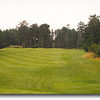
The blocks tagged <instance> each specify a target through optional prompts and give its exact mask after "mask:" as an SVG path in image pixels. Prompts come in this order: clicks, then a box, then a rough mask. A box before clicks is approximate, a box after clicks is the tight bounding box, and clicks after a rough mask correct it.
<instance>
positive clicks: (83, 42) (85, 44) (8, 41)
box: [0, 14, 100, 51]
mask: <svg viewBox="0 0 100 100" xmlns="http://www.w3.org/2000/svg"><path fill="white" fill-rule="evenodd" d="M99 44H100V16H97V15H96V14H94V15H91V16H89V22H88V23H87V24H84V22H82V21H80V22H79V24H78V25H77V29H76V30H75V29H74V28H73V29H70V27H69V24H67V25H66V26H64V27H62V28H61V29H57V30H53V29H51V30H50V25H49V24H41V25H40V26H39V25H37V24H36V23H35V24H32V25H30V26H29V24H28V22H26V21H25V20H24V21H22V22H20V23H19V24H18V25H17V26H16V28H13V29H6V30H3V31H2V30H0V48H5V47H9V46H13V45H16V47H18V46H21V47H23V48H66V49H73V48H77V49H85V51H88V50H90V51H91V50H92V49H93V50H92V51H94V46H98V45H99ZM17 45H18V46H17ZM92 45H94V46H92ZM98 48H99V47H98Z"/></svg>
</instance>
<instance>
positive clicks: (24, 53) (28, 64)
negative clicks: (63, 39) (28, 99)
mask: <svg viewBox="0 0 100 100" xmlns="http://www.w3.org/2000/svg"><path fill="white" fill-rule="evenodd" d="M84 54H85V52H84V51H82V50H75V49H73V50H67V49H42V48H41V49H40V48H39V49H32V48H5V49H0V94H100V60H93V59H88V58H84V57H82V55H84Z"/></svg>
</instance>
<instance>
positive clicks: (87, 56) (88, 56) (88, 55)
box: [82, 53, 100, 60]
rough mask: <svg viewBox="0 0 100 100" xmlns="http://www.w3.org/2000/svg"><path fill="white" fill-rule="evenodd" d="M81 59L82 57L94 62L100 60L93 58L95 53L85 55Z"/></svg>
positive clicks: (99, 58)
mask: <svg viewBox="0 0 100 100" xmlns="http://www.w3.org/2000/svg"><path fill="white" fill-rule="evenodd" d="M82 57H84V58H90V59H94V60H100V57H95V53H86V54H85V55H83V56H82Z"/></svg>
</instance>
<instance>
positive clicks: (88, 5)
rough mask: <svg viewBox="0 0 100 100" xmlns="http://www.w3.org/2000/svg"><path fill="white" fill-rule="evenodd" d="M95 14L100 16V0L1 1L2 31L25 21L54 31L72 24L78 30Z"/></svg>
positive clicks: (0, 22) (0, 20)
mask: <svg viewBox="0 0 100 100" xmlns="http://www.w3.org/2000/svg"><path fill="white" fill-rule="evenodd" d="M93 14H97V15H100V0H0V29H2V30H3V29H9V28H15V27H16V25H17V24H18V23H19V22H20V21H23V20H26V21H27V22H28V23H30V24H33V23H37V24H38V25H40V24H43V23H47V24H49V25H50V28H53V29H58V28H61V27H63V26H66V25H67V24H70V28H75V29H76V27H77V24H78V23H79V22H80V21H83V22H85V23H87V22H88V17H89V16H90V15H93Z"/></svg>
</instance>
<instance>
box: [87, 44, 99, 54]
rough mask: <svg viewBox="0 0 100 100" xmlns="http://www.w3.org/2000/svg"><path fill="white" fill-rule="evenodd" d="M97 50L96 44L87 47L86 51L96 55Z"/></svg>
mask: <svg viewBox="0 0 100 100" xmlns="http://www.w3.org/2000/svg"><path fill="white" fill-rule="evenodd" d="M97 48H98V45H97V44H92V45H91V46H90V47H88V51H89V52H94V53H96V52H97Z"/></svg>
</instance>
